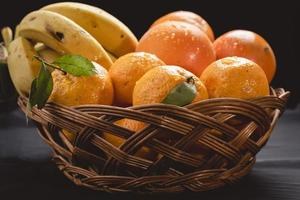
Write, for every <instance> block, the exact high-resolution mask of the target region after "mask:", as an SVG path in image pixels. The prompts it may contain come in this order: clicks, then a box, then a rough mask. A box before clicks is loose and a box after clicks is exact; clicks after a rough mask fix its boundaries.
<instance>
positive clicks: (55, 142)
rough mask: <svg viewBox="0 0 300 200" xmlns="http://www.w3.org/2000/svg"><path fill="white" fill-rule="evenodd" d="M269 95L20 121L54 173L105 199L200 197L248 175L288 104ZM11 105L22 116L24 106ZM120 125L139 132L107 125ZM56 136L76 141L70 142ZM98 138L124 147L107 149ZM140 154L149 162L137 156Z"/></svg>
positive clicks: (100, 108) (48, 114)
mask: <svg viewBox="0 0 300 200" xmlns="http://www.w3.org/2000/svg"><path fill="white" fill-rule="evenodd" d="M271 91H272V95H270V96H267V97H260V98H255V99H251V100H241V99H233V98H217V99H208V100H205V101H201V102H197V103H194V104H190V105H188V106H185V107H178V106H174V105H165V104H152V105H142V106H134V107H129V108H121V107H115V106H104V105H84V106H76V107H65V106H61V105H57V104H54V103H47V104H46V106H45V107H44V108H43V109H41V110H38V109H36V108H33V109H32V111H31V112H30V113H27V115H28V117H29V118H31V119H33V120H34V121H35V122H36V125H37V128H38V131H39V133H40V135H41V137H42V138H43V139H44V140H45V141H46V142H47V143H48V144H49V145H50V146H51V147H52V148H53V150H54V157H53V160H54V161H55V163H56V164H57V166H58V168H59V169H60V170H61V171H62V172H63V173H64V174H65V175H66V176H67V177H68V178H69V179H70V180H72V181H73V182H74V183H75V184H77V185H80V186H85V187H89V188H91V189H94V190H101V191H107V192H141V193H157V192H159V193H160V192H167V193H175V192H182V191H197V192H199V191H206V190H212V189H215V188H218V187H221V186H224V185H226V184H231V183H234V182H235V181H237V180H238V179H240V178H241V177H243V176H244V175H246V174H247V173H248V172H249V171H250V170H251V168H252V166H253V164H254V163H255V155H256V154H257V153H258V152H259V150H260V149H261V148H262V147H263V146H264V145H265V144H266V142H267V141H268V139H269V137H270V135H271V132H272V129H273V128H274V125H275V123H276V122H277V120H278V118H279V116H280V115H281V114H282V112H283V111H284V108H285V104H286V101H287V98H288V96H289V92H286V91H284V90H283V89H276V90H273V89H271ZM18 103H19V106H20V107H21V109H22V110H23V111H24V112H27V111H26V104H27V99H26V98H24V97H20V98H19V102H18ZM123 118H129V119H134V120H138V121H141V122H144V123H145V124H146V126H145V128H143V129H142V130H139V131H137V132H133V131H131V130H128V129H125V128H123V127H120V126H118V125H116V124H114V122H115V121H117V120H120V119H123ZM62 129H64V130H67V131H69V132H72V133H75V134H76V140H75V142H73V143H71V142H70V141H69V140H68V139H67V138H66V137H65V135H64V134H63V132H62ZM103 132H105V133H109V134H113V135H114V136H118V137H120V138H123V139H124V143H123V144H122V145H121V146H120V147H116V146H114V145H112V144H111V143H109V142H108V141H106V140H105V139H103V137H102V134H103ZM142 148H147V149H149V150H150V151H151V152H152V153H154V154H155V156H154V158H153V159H148V158H145V157H139V156H137V154H136V152H138V151H139V150H141V149H142Z"/></svg>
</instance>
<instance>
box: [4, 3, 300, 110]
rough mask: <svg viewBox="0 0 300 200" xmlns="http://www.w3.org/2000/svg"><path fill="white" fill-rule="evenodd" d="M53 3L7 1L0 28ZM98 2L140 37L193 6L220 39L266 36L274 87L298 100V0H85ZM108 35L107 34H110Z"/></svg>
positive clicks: (299, 17) (292, 105)
mask: <svg viewBox="0 0 300 200" xmlns="http://www.w3.org/2000/svg"><path fill="white" fill-rule="evenodd" d="M53 2H55V1H49V0H48V1H45V0H43V1H42V0H30V1H29V0H26V1H16V0H9V1H5V5H4V3H1V4H2V5H1V6H0V8H1V16H0V27H2V26H7V25H9V26H11V27H13V26H15V25H16V24H17V23H18V22H19V21H20V20H21V19H22V17H24V16H25V15H26V14H27V13H28V12H30V11H33V10H36V9H38V8H40V7H42V6H43V5H46V4H49V3H53ZM81 2H84V3H88V4H92V5H96V6H98V7H100V8H102V9H104V10H106V11H108V12H109V13H111V14H113V15H114V16H116V17H117V18H119V19H120V20H121V21H123V22H124V23H125V24H127V25H128V26H129V28H130V29H131V30H132V31H133V32H134V33H135V34H136V36H137V37H138V38H140V37H141V36H142V34H143V33H144V32H145V31H146V30H147V28H148V27H149V26H150V25H151V23H152V22H153V21H154V20H155V19H157V18H158V17H160V16H162V15H164V14H166V13H168V12H171V11H175V10H189V11H193V12H195V13H198V14H199V15H201V16H202V17H203V18H204V19H206V20H207V21H208V22H209V24H210V25H211V26H212V28H213V30H214V32H215V35H216V37H218V36H220V35H221V34H222V33H224V32H227V31H230V30H233V29H248V30H251V31H254V32H256V33H258V34H260V35H261V36H263V37H264V38H265V39H266V40H267V41H268V42H269V43H270V45H271V46H272V48H273V50H274V52H275V55H276V58H277V64H278V65H277V73H276V76H275V79H274V80H273V82H272V86H273V87H284V88H286V89H288V90H290V91H291V92H292V97H291V99H290V102H289V106H290V107H294V106H295V105H296V104H297V103H298V102H300V78H298V77H299V73H298V71H299V70H298V68H300V66H299V62H298V59H299V58H298V55H299V37H300V32H299V25H300V24H299V19H300V15H299V12H300V9H299V8H300V7H299V6H298V5H297V3H296V1H291V0H285V1H278V0H275V1H262V0H260V1H257V0H251V1H212V0H193V1H192V0H191V1H189V0H184V1H153V0H152V1H116V0H106V1H104V0H102V1H91V0H89V1H81ZM108 34H109V33H108Z"/></svg>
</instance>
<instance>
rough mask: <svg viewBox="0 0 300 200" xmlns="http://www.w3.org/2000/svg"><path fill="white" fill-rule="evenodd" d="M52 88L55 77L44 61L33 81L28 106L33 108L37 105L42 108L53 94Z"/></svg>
mask: <svg viewBox="0 0 300 200" xmlns="http://www.w3.org/2000/svg"><path fill="white" fill-rule="evenodd" d="M52 89H53V79H52V76H51V72H50V71H49V69H48V68H47V66H46V65H45V63H44V62H42V66H41V69H40V72H39V74H38V77H37V78H36V79H34V80H33V81H32V83H31V90H30V95H29V102H28V103H29V105H28V108H29V109H31V108H32V107H33V106H35V105H37V107H38V109H41V108H42V107H43V106H44V105H45V104H46V102H47V100H48V98H49V96H50V95H51V92H52Z"/></svg>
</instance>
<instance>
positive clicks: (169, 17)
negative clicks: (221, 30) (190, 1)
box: [151, 11, 215, 42]
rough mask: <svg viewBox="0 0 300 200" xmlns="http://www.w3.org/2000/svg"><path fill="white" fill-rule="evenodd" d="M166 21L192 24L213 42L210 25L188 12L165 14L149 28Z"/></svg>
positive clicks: (213, 37)
mask: <svg viewBox="0 0 300 200" xmlns="http://www.w3.org/2000/svg"><path fill="white" fill-rule="evenodd" d="M166 21H180V22H186V23H189V24H193V25H195V26H197V27H198V28H200V29H201V30H202V31H203V32H204V33H206V35H207V36H208V38H209V39H210V40H211V41H212V42H213V41H214V40H215V36H214V32H213V30H212V28H211V27H210V25H209V24H208V23H207V21H205V20H204V19H203V18H202V17H201V16H199V15H197V14H196V13H193V12H190V11H175V12H171V13H169V14H166V15H164V16H162V17H160V18H159V19H157V20H156V21H155V22H154V23H153V24H152V25H151V27H154V26H156V25H157V24H161V23H163V22H166Z"/></svg>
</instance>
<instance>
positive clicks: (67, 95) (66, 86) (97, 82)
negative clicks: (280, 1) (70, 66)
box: [49, 62, 113, 142]
mask: <svg viewBox="0 0 300 200" xmlns="http://www.w3.org/2000/svg"><path fill="white" fill-rule="evenodd" d="M93 64H94V66H95V68H96V72H97V73H96V74H95V75H92V76H79V77H76V76H73V75H71V74H64V73H63V72H61V71H59V70H54V71H53V72H52V78H53V90H52V93H51V95H50V97H49V101H52V102H56V103H58V104H62V105H65V106H77V105H82V104H105V105H111V104H112V102H113V85H112V82H111V79H110V77H109V75H108V72H107V71H106V69H105V68H103V67H102V66H100V65H99V64H97V63H95V62H93ZM63 133H64V135H65V136H66V137H67V138H68V139H69V140H70V141H71V142H74V140H75V135H74V133H70V132H68V131H66V130H63Z"/></svg>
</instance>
